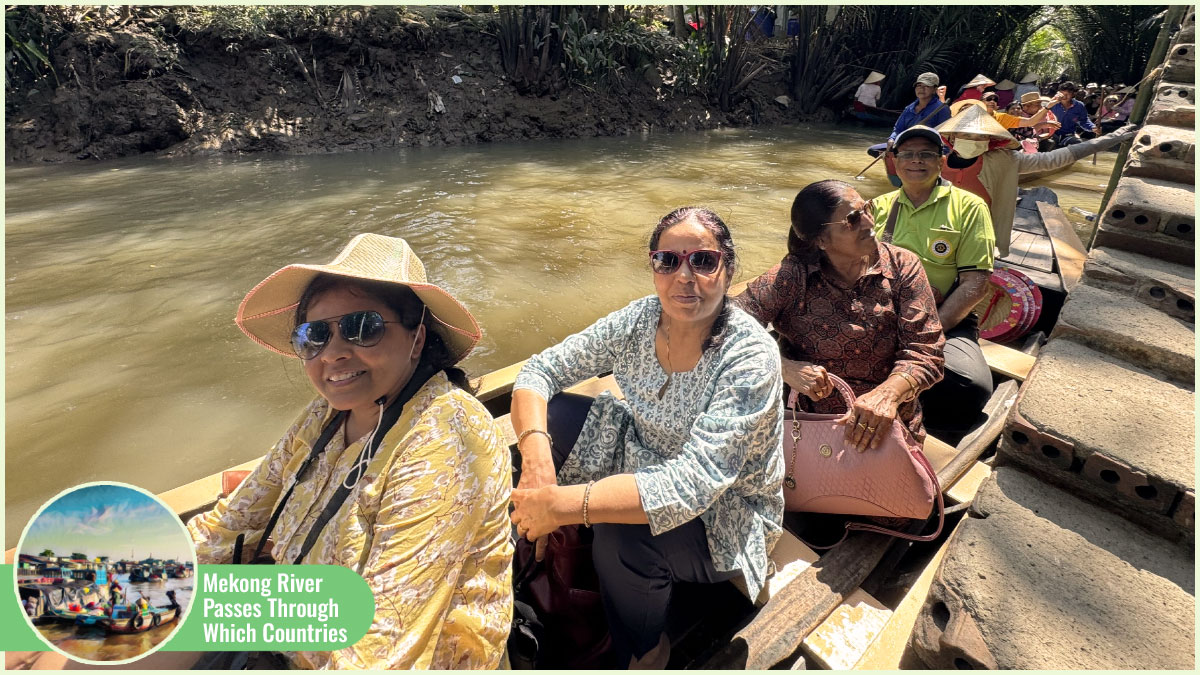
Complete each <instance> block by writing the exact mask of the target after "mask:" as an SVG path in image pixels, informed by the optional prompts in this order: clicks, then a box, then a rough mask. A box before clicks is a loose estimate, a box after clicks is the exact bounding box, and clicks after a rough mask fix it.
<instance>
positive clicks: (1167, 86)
mask: <svg viewBox="0 0 1200 675" xmlns="http://www.w3.org/2000/svg"><path fill="white" fill-rule="evenodd" d="M1195 123H1196V86H1195V85H1194V84H1180V83H1175V82H1160V83H1159V84H1158V86H1157V87H1156V88H1155V91H1154V99H1153V100H1152V101H1151V102H1150V111H1149V113H1147V115H1146V124H1158V125H1163V126H1169V127H1186V128H1192V127H1193V126H1194V125H1195Z"/></svg>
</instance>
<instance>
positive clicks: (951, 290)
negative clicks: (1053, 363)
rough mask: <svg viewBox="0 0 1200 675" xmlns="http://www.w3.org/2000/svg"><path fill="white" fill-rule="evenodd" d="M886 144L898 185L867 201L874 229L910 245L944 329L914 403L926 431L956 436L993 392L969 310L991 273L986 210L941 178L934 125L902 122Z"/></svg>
mask: <svg viewBox="0 0 1200 675" xmlns="http://www.w3.org/2000/svg"><path fill="white" fill-rule="evenodd" d="M892 152H893V153H894V155H895V160H896V171H897V174H898V175H899V177H900V182H901V188H900V189H899V190H896V191H895V192H889V193H887V194H884V195H880V196H879V197H876V198H875V199H873V200H872V201H871V203H872V210H873V214H872V215H874V217H875V223H876V226H875V227H876V234H877V235H878V236H879V237H880V238H881V240H883V241H889V240H890V241H891V242H892V243H893V244H895V245H897V246H900V247H902V248H906V249H908V250H910V251H912V252H913V253H916V254H917V256H918V257H919V258H921V264H922V265H923V266H924V268H925V274H926V275H927V276H928V277H929V283H930V285H931V286H933V289H934V295H935V296H936V297H937V301H938V317H939V318H940V319H941V322H942V330H944V331H945V333H946V347H945V357H946V369H945V376H944V378H943V379H942V381H941V382H939V383H937V384H936V385H934V386H933V387H932V388H931V389H929V391H927V392H925V394H924V395H923V396H922V397H921V404H922V407H924V409H925V426H926V427H927V428H928V429H929V430H930V432H932V433H933V434H934V435H935V436H938V437H939V438H941V439H942V440H945V441H948V442H955V441H957V438H958V437H961V435H962V434H964V433H965V432H966V431H967V430H968V429H969V428H970V427H971V426H973V425H974V424H975V423H976V422H977V421H978V419H979V416H980V412H981V411H982V410H983V406H984V404H985V403H987V399H988V397H990V396H991V394H992V374H991V371H990V370H989V369H988V365H987V361H986V360H985V359H984V357H983V350H981V349H980V347H979V318H978V316H977V315H975V314H974V313H973V312H972V310H973V309H974V307H975V305H976V304H978V303H979V301H980V300H982V299H983V297H984V296H985V295H987V291H988V285H987V282H988V278H989V277H990V276H991V273H992V254H993V250H994V249H995V245H996V239H995V235H994V234H993V233H992V220H991V215H990V214H989V211H988V205H987V203H986V202H984V201H983V200H982V199H980V198H979V197H977V196H975V195H974V194H971V193H970V192H967V191H966V190H962V189H959V188H957V187H954V186H952V185H950V183H949V182H948V181H945V180H943V179H942V177H941V170H942V137H941V136H940V135H939V134H938V132H937V131H935V130H933V129H931V128H929V127H926V126H914V127H909V128H908V129H906V130H905V131H904V132H903V133H901V134H900V135H899V136H898V137H897V138H896V144H895V146H893V148H892ZM893 211H894V213H893ZM889 233H890V234H889Z"/></svg>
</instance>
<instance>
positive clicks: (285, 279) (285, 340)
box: [235, 234, 482, 363]
mask: <svg viewBox="0 0 1200 675" xmlns="http://www.w3.org/2000/svg"><path fill="white" fill-rule="evenodd" d="M319 274H328V275H331V276H335V277H342V278H345V279H357V280H362V281H377V282H383V283H389V284H396V285H398V286H407V287H408V288H410V289H412V291H413V293H416V295H417V297H418V298H420V299H421V302H423V303H425V305H426V306H427V307H428V308H429V313H430V314H432V315H433V318H434V319H436V320H437V321H438V323H440V324H441V326H442V328H444V329H445V330H441V331H440V332H441V334H442V337H443V339H444V340H445V341H446V346H447V348H448V349H449V351H450V354H451V356H452V357H453V358H454V361H455V362H456V363H457V362H458V361H460V360H462V358H463V357H465V356H466V355H467V354H469V353H470V352H471V350H472V349H474V348H475V345H476V344H477V343H478V342H479V338H480V337H481V336H482V333H481V331H480V330H479V324H478V323H477V322H476V321H475V317H473V316H471V313H470V312H469V311H467V308H466V307H464V306H463V305H462V303H460V302H459V301H458V300H456V299H454V296H452V295H450V294H449V293H447V292H446V291H444V290H442V289H441V288H439V287H438V286H435V285H434V284H431V283H429V282H428V280H427V277H426V276H425V266H424V265H423V264H421V260H420V259H419V258H417V255H416V254H415V253H413V250H412V248H411V247H410V246H409V245H408V242H406V241H404V240H403V239H400V238H399V237H387V236H384V235H382V234H360V235H358V236H356V237H355V238H353V239H351V240H350V243H349V244H346V247H345V248H343V249H342V252H341V253H339V254H338V255H337V257H336V258H334V259H333V261H332V262H330V263H329V264H327V265H303V264H294V265H288V266H286V267H283V268H280V269H279V270H278V271H276V272H275V273H274V274H272V275H271V276H269V277H267V278H266V279H263V280H262V282H260V283H259V284H258V285H257V286H255V287H254V288H253V289H251V290H250V292H249V293H247V294H246V297H245V298H243V299H242V304H241V305H240V306H239V307H238V311H237V318H236V319H235V321H236V322H237V325H238V328H241V329H242V332H243V333H245V334H246V335H247V336H249V337H250V339H251V340H254V341H255V342H257V343H258V344H260V345H262V346H264V347H266V348H267V349H270V350H271V351H273V352H276V353H278V354H283V355H284V356H291V357H295V356H296V353H295V352H294V351H293V350H292V345H291V335H292V329H293V328H295V323H296V306H297V305H299V304H300V296H302V295H303V294H304V291H305V289H307V288H308V285H309V284H310V283H312V280H313V279H315V278H316V277H317V275H319Z"/></svg>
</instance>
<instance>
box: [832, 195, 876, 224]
mask: <svg viewBox="0 0 1200 675" xmlns="http://www.w3.org/2000/svg"><path fill="white" fill-rule="evenodd" d="M871 209H872V201H871V200H868V201H865V202H863V205H862V206H860V207H858V208H857V209H854V210H853V211H851V212H850V213H847V214H846V217H845V218H844V219H842V220H835V221H833V222H832V223H821V226H822V227H824V226H826V225H842V226H844V227H846V228H847V229H849V228H854V227H858V226H859V225H861V224H862V221H863V218H867V219H868V220H870V221H871V224H872V225H873V224H875V219H874V217H873V216H872V215H871Z"/></svg>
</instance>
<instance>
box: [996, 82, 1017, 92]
mask: <svg viewBox="0 0 1200 675" xmlns="http://www.w3.org/2000/svg"><path fill="white" fill-rule="evenodd" d="M1016 86H1017V83H1016V82H1013V81H1012V80H1000V81H999V82H998V83H996V88H997V89H999V90H1000V91H1008V90H1009V89H1013V88H1014V87H1016Z"/></svg>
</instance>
